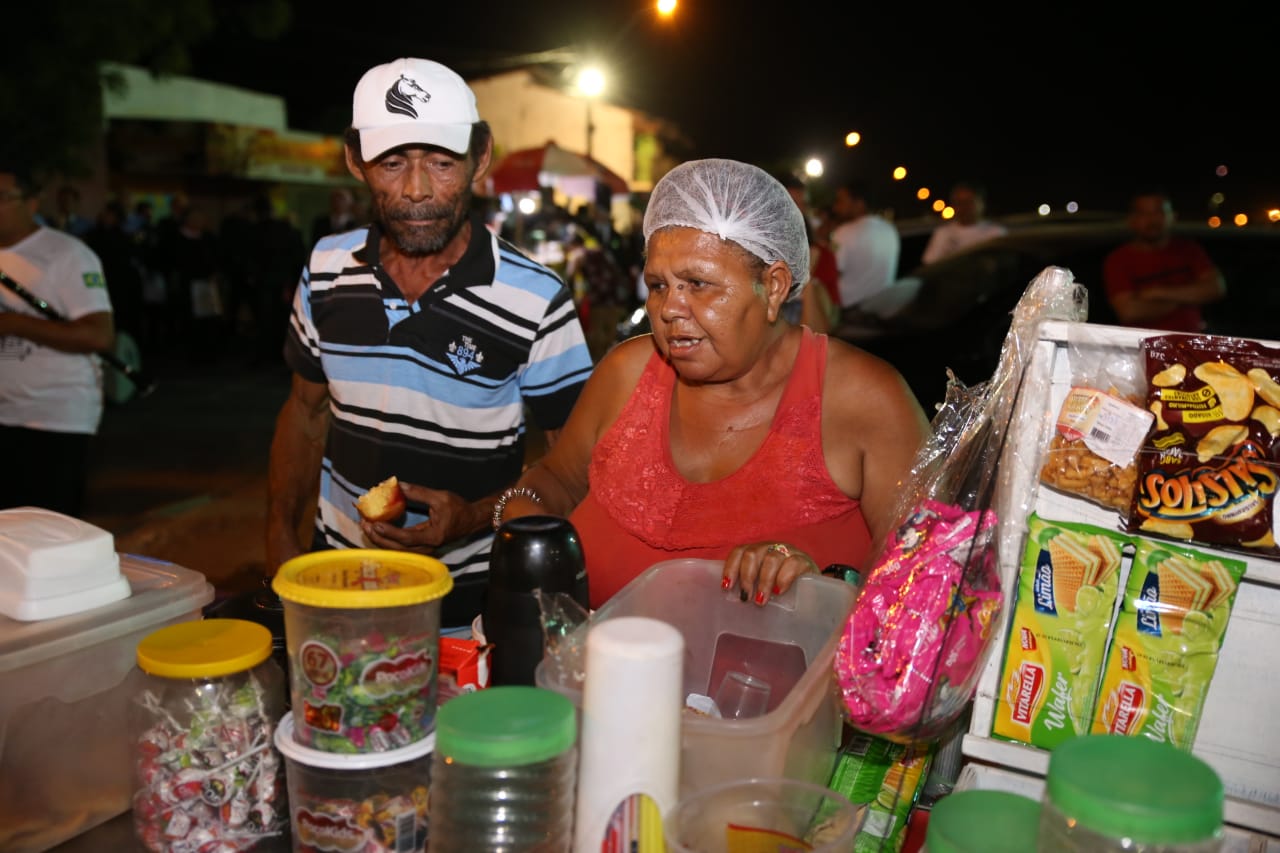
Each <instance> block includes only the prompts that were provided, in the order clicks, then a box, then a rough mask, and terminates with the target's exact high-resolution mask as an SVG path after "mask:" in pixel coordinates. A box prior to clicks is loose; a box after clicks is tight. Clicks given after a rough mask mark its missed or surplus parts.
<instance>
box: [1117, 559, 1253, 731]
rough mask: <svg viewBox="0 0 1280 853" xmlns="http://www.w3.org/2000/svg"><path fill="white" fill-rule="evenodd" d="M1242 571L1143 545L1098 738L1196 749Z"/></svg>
mask: <svg viewBox="0 0 1280 853" xmlns="http://www.w3.org/2000/svg"><path fill="white" fill-rule="evenodd" d="M1244 572H1245V563H1244V561H1243V560H1233V559H1230V558H1227V557H1223V556H1221V555H1218V554H1211V553H1206V552H1203V551H1200V550H1197V549H1194V548H1190V547H1187V546H1180V545H1173V544H1169V543H1165V542H1156V541H1153V540H1148V539H1138V540H1137V542H1136V545H1135V551H1134V557H1133V568H1132V569H1131V570H1130V572H1129V581H1128V583H1127V584H1126V585H1125V591H1124V598H1123V600H1122V601H1121V606H1120V613H1119V615H1118V616H1117V617H1116V628H1115V634H1114V636H1113V637H1112V640H1111V647H1110V650H1109V651H1108V652H1107V663H1106V667H1105V669H1104V670H1103V677H1102V689H1101V691H1100V692H1099V695H1098V703H1097V707H1096V708H1095V712H1094V720H1093V731H1094V732H1097V733H1108V732H1109V733H1112V734H1123V735H1142V736H1145V737H1149V738H1151V739H1152V740H1158V741H1163V742H1167V743H1171V744H1173V745H1174V746H1177V747H1179V748H1181V749H1185V750H1190V749H1191V747H1192V744H1194V743H1195V736H1196V729H1197V728H1198V726H1199V725H1200V715H1201V713H1202V711H1203V709H1204V701H1205V697H1206V696H1207V695H1208V693H1209V683H1210V682H1211V681H1212V680H1213V673H1214V670H1215V669H1216V668H1217V665H1218V650H1219V649H1220V648H1221V647H1222V638H1223V635H1225V634H1226V631H1227V621H1228V620H1229V619H1230V618H1231V608H1232V606H1233V605H1234V603H1235V598H1236V589H1237V588H1238V587H1239V585H1240V579H1241V578H1242V577H1243V576H1244Z"/></svg>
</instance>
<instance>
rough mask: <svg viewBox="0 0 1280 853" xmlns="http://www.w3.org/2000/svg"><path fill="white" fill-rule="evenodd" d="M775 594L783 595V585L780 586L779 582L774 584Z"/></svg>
mask: <svg viewBox="0 0 1280 853" xmlns="http://www.w3.org/2000/svg"><path fill="white" fill-rule="evenodd" d="M773 594H774V595H782V587H780V586H778V585H777V584H774V585H773Z"/></svg>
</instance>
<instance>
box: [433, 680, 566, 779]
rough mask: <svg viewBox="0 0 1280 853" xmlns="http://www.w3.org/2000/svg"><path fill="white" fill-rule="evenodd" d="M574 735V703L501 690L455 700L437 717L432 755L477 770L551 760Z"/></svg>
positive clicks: (549, 694)
mask: <svg viewBox="0 0 1280 853" xmlns="http://www.w3.org/2000/svg"><path fill="white" fill-rule="evenodd" d="M577 735H578V720H577V712H576V711H574V708H573V703H572V702H570V701H569V700H568V699H566V698H565V697H564V696H561V695H560V694H559V693H556V692H555V691H554V690H546V689H544V688H542V687H525V686H523V685H506V686H499V687H489V688H487V689H485V690H479V691H476V692H475V693H464V694H462V695H461V696H455V697H454V698H452V699H450V700H449V701H448V702H446V703H444V705H442V706H441V707H440V712H439V713H438V714H437V715H436V751H437V752H439V753H440V754H441V755H443V756H444V757H445V758H446V759H451V760H453V761H457V762H458V763H459V764H470V765H474V766H477V767H521V766H523V765H526V764H536V763H538V762H539V761H546V760H547V759H549V758H554V757H555V756H557V755H559V754H560V753H562V752H564V751H565V750H566V749H569V748H570V747H572V746H573V744H574V742H575V741H576V740H577Z"/></svg>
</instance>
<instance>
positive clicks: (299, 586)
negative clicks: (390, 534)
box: [271, 548, 453, 610]
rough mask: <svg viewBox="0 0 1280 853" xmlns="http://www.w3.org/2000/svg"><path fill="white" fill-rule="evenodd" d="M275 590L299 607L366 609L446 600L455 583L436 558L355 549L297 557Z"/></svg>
mask: <svg viewBox="0 0 1280 853" xmlns="http://www.w3.org/2000/svg"><path fill="white" fill-rule="evenodd" d="M271 588H272V589H274V590H275V591H276V594H277V595H279V596H280V597H281V598H282V599H284V600H285V601H292V602H295V603H297V604H307V605H310V606H312V607H334V608H343V609H353V610H365V609H369V608H374V607H402V606H404V605H407V604H422V603H424V602H427V601H434V600H435V599H437V598H443V597H444V596H445V595H446V594H447V593H448V592H449V590H451V589H453V578H452V577H450V576H449V569H448V567H447V566H445V564H444V563H442V562H440V561H439V560H437V559H435V558H434V557H426V556H423V555H422V554H411V553H409V552H407V551H381V550H376V549H372V548H363V549H362V548H351V549H346V550H337V551H317V552H315V553H312V554H303V555H302V556H300V557H294V558H293V559H292V560H289V561H288V562H286V563H285V564H284V565H283V566H281V567H280V571H279V572H277V573H276V576H275V579H274V580H272V581H271Z"/></svg>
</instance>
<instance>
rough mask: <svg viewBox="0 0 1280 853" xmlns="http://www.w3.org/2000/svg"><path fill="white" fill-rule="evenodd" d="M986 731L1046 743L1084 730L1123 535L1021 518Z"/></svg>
mask: <svg viewBox="0 0 1280 853" xmlns="http://www.w3.org/2000/svg"><path fill="white" fill-rule="evenodd" d="M1027 524H1028V536H1027V547H1026V550H1025V551H1024V552H1023V557H1022V567H1021V571H1020V572H1019V574H1018V601H1017V604H1016V605H1015V607H1014V611H1013V621H1012V622H1011V623H1010V626H1009V636H1008V645H1007V646H1006V649H1005V658H1004V670H1003V672H1002V673H1001V675H1000V694H999V699H998V702H997V704H996V716H995V722H994V723H993V725H992V734H993V735H994V736H995V737H998V738H1003V739H1005V740H1015V741H1019V742H1021V743H1029V744H1033V745H1035V746H1039V747H1042V748H1044V749H1052V748H1053V747H1055V746H1057V745H1058V744H1059V743H1061V742H1062V741H1064V740H1067V739H1068V738H1072V737H1075V736H1076V735H1078V734H1084V733H1085V732H1088V731H1089V726H1090V723H1091V722H1092V720H1091V716H1092V713H1093V706H1094V700H1095V698H1096V695H1097V688H1098V678H1099V676H1100V675H1101V672H1102V661H1103V657H1104V655H1105V654H1106V648H1107V632H1108V630H1109V629H1110V628H1111V617H1112V613H1113V611H1114V610H1115V602H1116V594H1117V592H1118V591H1119V577H1120V561H1121V554H1122V551H1123V549H1124V547H1125V545H1126V544H1128V542H1129V539H1128V537H1126V536H1124V535H1123V534H1121V533H1118V532H1116V531H1113V530H1105V529H1103V528H1100V527H1093V526H1092V525H1088V524H1082V523H1075V522H1066V521H1048V520H1046V519H1043V518H1040V517H1039V516H1038V515H1035V514H1034V513H1033V514H1032V515H1031V517H1030V518H1029V519H1028V521H1027Z"/></svg>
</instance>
